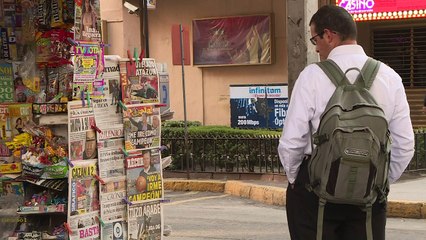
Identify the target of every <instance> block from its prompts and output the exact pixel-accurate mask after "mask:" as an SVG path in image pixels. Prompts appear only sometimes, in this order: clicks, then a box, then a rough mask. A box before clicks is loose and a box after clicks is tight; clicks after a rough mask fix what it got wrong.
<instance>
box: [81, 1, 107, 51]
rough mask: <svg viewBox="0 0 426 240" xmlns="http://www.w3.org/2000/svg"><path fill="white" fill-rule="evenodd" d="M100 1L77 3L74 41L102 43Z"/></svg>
mask: <svg viewBox="0 0 426 240" xmlns="http://www.w3.org/2000/svg"><path fill="white" fill-rule="evenodd" d="M99 9H100V4H99V0H82V1H76V4H75V22H74V39H75V40H84V41H96V42H101V41H102V35H101V34H102V30H101V14H100V10H99Z"/></svg>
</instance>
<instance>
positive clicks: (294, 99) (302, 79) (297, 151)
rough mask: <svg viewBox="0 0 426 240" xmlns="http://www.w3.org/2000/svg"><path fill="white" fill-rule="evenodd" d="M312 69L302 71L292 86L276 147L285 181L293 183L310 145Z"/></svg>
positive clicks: (312, 107) (312, 109)
mask: <svg viewBox="0 0 426 240" xmlns="http://www.w3.org/2000/svg"><path fill="white" fill-rule="evenodd" d="M312 74H313V72H312V67H307V68H305V70H303V71H302V72H301V73H300V75H299V78H298V79H297V80H296V83H295V85H294V88H293V91H292V95H291V101H290V104H289V108H288V111H287V116H286V119H285V121H284V127H283V132H282V135H281V138H280V141H279V145H278V154H279V157H280V160H281V163H282V165H283V167H284V170H285V172H286V175H287V179H288V181H289V182H290V183H294V181H295V180H296V177H297V173H298V172H299V167H300V164H301V163H302V160H303V156H304V149H305V148H306V147H307V146H308V145H310V141H311V134H310V129H309V121H310V120H311V118H312V116H313V112H314V104H313V102H314V101H313V97H314V96H315V93H314V88H313V87H310V85H312V83H310V82H309V81H310V80H312V78H311V77H310V76H312Z"/></svg>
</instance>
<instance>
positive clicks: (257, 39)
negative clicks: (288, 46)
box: [192, 14, 272, 67]
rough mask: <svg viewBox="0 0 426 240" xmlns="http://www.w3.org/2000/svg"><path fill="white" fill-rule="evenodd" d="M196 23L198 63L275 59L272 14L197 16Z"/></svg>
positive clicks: (268, 61)
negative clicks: (273, 55)
mask: <svg viewBox="0 0 426 240" xmlns="http://www.w3.org/2000/svg"><path fill="white" fill-rule="evenodd" d="M192 27H193V29H192V34H193V36H192V41H193V42H192V44H193V59H194V65H196V66H200V67H201V66H221V65H261V64H271V63H272V56H271V53H272V49H271V45H272V44H271V40H272V34H271V15H270V14H263V15H252V16H235V17H220V18H206V19H195V20H193V21H192Z"/></svg>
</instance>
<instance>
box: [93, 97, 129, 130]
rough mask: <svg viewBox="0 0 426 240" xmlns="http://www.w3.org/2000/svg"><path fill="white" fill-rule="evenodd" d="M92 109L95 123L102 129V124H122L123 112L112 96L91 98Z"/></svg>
mask: <svg viewBox="0 0 426 240" xmlns="http://www.w3.org/2000/svg"><path fill="white" fill-rule="evenodd" d="M92 103H93V110H94V112H95V118H96V125H97V126H98V127H99V128H101V129H103V127H104V126H110V125H112V124H122V123H123V114H122V113H121V108H120V105H119V104H118V102H117V101H115V102H114V101H113V100H112V98H99V99H92Z"/></svg>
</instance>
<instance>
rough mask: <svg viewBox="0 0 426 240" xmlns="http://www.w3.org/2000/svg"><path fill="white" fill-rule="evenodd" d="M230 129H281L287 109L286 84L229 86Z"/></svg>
mask: <svg viewBox="0 0 426 240" xmlns="http://www.w3.org/2000/svg"><path fill="white" fill-rule="evenodd" d="M230 105H231V127H233V128H251V129H252V128H269V129H281V128H282V127H283V125H284V119H285V117H286V115H287V109H288V86H287V85H286V84H263V85H260V84H251V85H230Z"/></svg>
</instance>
